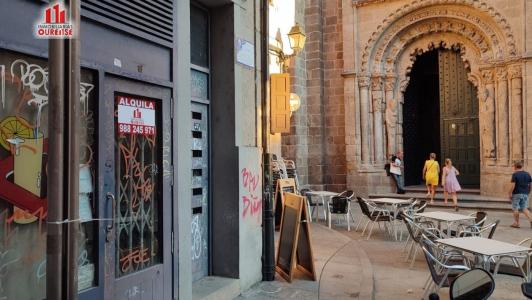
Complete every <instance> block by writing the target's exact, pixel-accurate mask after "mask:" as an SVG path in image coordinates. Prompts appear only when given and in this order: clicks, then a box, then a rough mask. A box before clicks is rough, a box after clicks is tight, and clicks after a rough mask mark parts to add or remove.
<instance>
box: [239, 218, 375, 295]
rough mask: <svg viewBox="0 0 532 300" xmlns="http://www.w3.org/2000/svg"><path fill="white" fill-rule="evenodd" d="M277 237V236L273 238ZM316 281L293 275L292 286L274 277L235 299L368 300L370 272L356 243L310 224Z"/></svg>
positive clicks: (368, 265) (329, 230) (364, 257)
mask: <svg viewBox="0 0 532 300" xmlns="http://www.w3.org/2000/svg"><path fill="white" fill-rule="evenodd" d="M277 238H278V236H277ZM311 240H312V245H313V251H314V261H315V268H316V278H317V281H311V280H309V279H308V278H307V277H306V276H304V275H302V274H297V273H296V274H297V276H296V278H295V279H294V280H293V282H292V283H288V282H286V281H285V280H284V279H283V278H282V277H280V276H279V275H278V274H276V276H275V281H272V282H261V283H259V284H257V285H256V286H254V287H253V288H252V289H250V290H249V291H247V292H245V293H243V294H242V295H241V296H240V297H239V298H237V299H254V300H255V299H370V298H371V293H372V291H373V270H372V266H371V263H370V262H369V259H368V257H367V256H366V254H365V253H364V251H363V250H362V249H361V247H360V246H359V244H358V241H356V240H352V239H350V238H349V237H347V236H345V235H343V234H341V233H339V232H337V231H335V230H331V229H329V228H327V227H325V226H323V225H320V224H316V223H311Z"/></svg>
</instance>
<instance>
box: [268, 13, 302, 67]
mask: <svg viewBox="0 0 532 300" xmlns="http://www.w3.org/2000/svg"><path fill="white" fill-rule="evenodd" d="M287 35H288V42H289V43H290V48H291V49H292V51H293V52H292V54H288V55H287V54H285V53H284V51H283V41H282V39H281V35H280V32H279V31H277V36H276V37H275V39H276V40H277V42H278V45H279V47H270V50H271V51H273V52H274V53H275V55H277V57H278V58H279V64H281V70H282V71H283V72H284V73H288V65H287V61H288V60H289V59H290V58H292V57H295V56H296V55H297V54H298V53H299V52H300V51H301V50H303V47H305V41H306V39H307V37H306V35H305V33H304V32H303V29H301V26H299V24H298V23H296V24H295V25H294V26H292V28H291V29H290V31H289V32H288V34H287Z"/></svg>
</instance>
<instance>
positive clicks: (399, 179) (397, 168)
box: [390, 151, 405, 194]
mask: <svg viewBox="0 0 532 300" xmlns="http://www.w3.org/2000/svg"><path fill="white" fill-rule="evenodd" d="M402 160H403V152H401V151H399V152H397V154H396V155H395V156H392V161H391V162H390V173H391V174H392V177H393V179H394V180H395V185H396V186H397V194H404V193H405V187H404V182H403V175H402V172H401V165H402V163H403V162H402Z"/></svg>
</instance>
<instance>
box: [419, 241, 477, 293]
mask: <svg viewBox="0 0 532 300" xmlns="http://www.w3.org/2000/svg"><path fill="white" fill-rule="evenodd" d="M421 243H422V248H421V249H423V253H424V254H425V259H426V261H427V265H428V267H429V271H430V277H429V279H428V280H427V282H426V283H425V286H424V289H425V293H424V294H423V297H422V299H426V297H427V296H428V295H429V293H430V292H431V291H434V292H436V293H437V292H438V290H439V289H440V288H442V287H450V285H451V283H452V282H453V280H454V279H455V278H456V277H458V276H459V275H460V274H462V273H463V272H465V271H468V270H469V269H470V268H469V267H468V266H465V265H459V264H453V262H452V261H451V258H455V259H459V258H460V257H459V255H455V254H448V255H444V254H443V253H441V250H440V249H438V247H436V245H435V244H434V243H432V242H431V241H430V239H429V238H427V237H426V236H422V238H421ZM431 279H432V280H431Z"/></svg>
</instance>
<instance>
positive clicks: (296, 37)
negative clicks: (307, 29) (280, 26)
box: [287, 23, 307, 56]
mask: <svg viewBox="0 0 532 300" xmlns="http://www.w3.org/2000/svg"><path fill="white" fill-rule="evenodd" d="M287 35H288V42H289V43H290V48H292V50H294V54H293V55H294V56H295V55H297V53H299V51H301V50H303V47H305V41H306V40H307V36H306V35H305V33H304V32H303V30H302V29H301V27H300V26H299V24H298V23H296V25H294V26H292V28H290V32H288V34H287Z"/></svg>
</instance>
